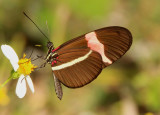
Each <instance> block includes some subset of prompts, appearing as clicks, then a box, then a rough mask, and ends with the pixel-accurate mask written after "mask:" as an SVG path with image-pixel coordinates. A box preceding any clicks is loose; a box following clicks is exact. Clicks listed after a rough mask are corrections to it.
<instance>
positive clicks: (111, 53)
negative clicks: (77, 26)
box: [52, 26, 132, 88]
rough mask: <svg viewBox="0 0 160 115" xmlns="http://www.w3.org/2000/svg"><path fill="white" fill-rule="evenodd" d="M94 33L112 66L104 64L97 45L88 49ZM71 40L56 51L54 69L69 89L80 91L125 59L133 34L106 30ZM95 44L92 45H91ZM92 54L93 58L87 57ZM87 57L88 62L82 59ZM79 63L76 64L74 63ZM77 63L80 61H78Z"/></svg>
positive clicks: (120, 28) (115, 28) (117, 29)
mask: <svg viewBox="0 0 160 115" xmlns="http://www.w3.org/2000/svg"><path fill="white" fill-rule="evenodd" d="M90 33H94V34H95V36H91V38H92V37H93V39H94V38H97V39H98V42H99V44H102V45H103V46H104V50H103V52H104V54H105V56H106V58H107V59H108V60H110V62H111V63H106V62H104V61H103V60H102V57H103V56H102V52H100V51H97V49H95V48H94V47H93V46H94V45H95V47H97V44H95V43H97V42H95V43H93V44H94V45H93V46H92V49H91V47H90V46H89V45H90V44H89V42H88V41H87V40H86V35H88V34H90ZM90 33H88V34H85V35H82V36H80V37H77V38H75V39H72V40H70V41H68V42H66V43H64V44H62V45H61V46H59V49H58V50H57V51H56V52H57V53H58V55H59V56H58V58H59V61H58V62H57V64H55V65H54V66H53V67H52V70H53V72H54V73H55V76H56V77H57V78H58V79H59V80H60V81H61V82H62V83H63V84H64V85H66V86H67V87H72V88H76V87H81V86H84V85H86V84H88V83H90V82H91V81H92V80H94V79H95V78H96V77H97V76H98V75H99V73H100V72H101V70H102V68H104V67H106V66H108V65H110V64H112V63H114V62H115V61H116V60H117V59H119V58H120V57H121V56H123V55H124V54H125V53H126V51H127V50H128V49H129V48H130V46H131V44H132V36H131V33H130V32H129V31H128V30H127V29H125V28H123V27H116V26H114V27H106V28H102V29H98V30H95V31H93V32H90ZM91 42H92V41H91ZM90 51H91V54H89V55H88V53H89V52H90ZM84 57H85V59H83V58H84ZM75 60H76V61H75ZM77 60H78V61H77Z"/></svg>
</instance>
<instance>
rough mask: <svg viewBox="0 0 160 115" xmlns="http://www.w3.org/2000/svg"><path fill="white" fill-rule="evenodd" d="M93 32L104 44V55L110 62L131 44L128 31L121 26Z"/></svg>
mask: <svg viewBox="0 0 160 115" xmlns="http://www.w3.org/2000/svg"><path fill="white" fill-rule="evenodd" d="M95 32H96V35H97V38H98V40H99V41H100V42H101V43H102V44H103V45H104V52H105V55H106V56H107V57H108V58H109V59H110V60H111V61H112V63H113V62H115V61H116V60H117V59H119V58H120V57H122V56H123V55H124V54H125V53H126V52H127V51H128V49H129V48H130V46H131V44H132V35H131V33H130V31H129V30H128V29H126V28H123V27H116V26H115V27H107V28H102V29H99V30H95ZM104 64H105V66H108V65H109V64H107V63H104Z"/></svg>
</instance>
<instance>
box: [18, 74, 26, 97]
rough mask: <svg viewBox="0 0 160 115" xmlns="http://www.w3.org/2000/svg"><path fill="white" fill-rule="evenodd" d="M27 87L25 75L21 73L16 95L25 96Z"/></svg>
mask: <svg viewBox="0 0 160 115" xmlns="http://www.w3.org/2000/svg"><path fill="white" fill-rule="evenodd" d="M26 91H27V88H26V80H25V77H24V75H21V76H20V78H19V79H18V82H17V86H16V95H17V96H18V97H19V98H23V97H24V96H25V94H26Z"/></svg>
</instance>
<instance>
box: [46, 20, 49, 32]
mask: <svg viewBox="0 0 160 115" xmlns="http://www.w3.org/2000/svg"><path fill="white" fill-rule="evenodd" d="M46 26H47V30H48V34H49V33H50V32H49V27H48V22H47V20H46Z"/></svg>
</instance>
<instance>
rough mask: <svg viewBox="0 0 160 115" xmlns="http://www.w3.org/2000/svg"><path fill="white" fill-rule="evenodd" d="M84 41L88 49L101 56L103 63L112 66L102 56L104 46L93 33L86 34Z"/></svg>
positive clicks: (103, 55)
mask: <svg viewBox="0 0 160 115" xmlns="http://www.w3.org/2000/svg"><path fill="white" fill-rule="evenodd" d="M85 39H86V40H87V45H88V47H89V48H90V49H91V50H94V51H96V52H98V53H99V54H100V55H101V56H102V60H103V62H105V63H109V64H112V61H111V60H110V59H109V58H108V57H106V55H105V54H104V45H103V44H102V43H100V42H99V40H98V38H97V36H96V33H95V32H90V33H88V34H86V35H85Z"/></svg>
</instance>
